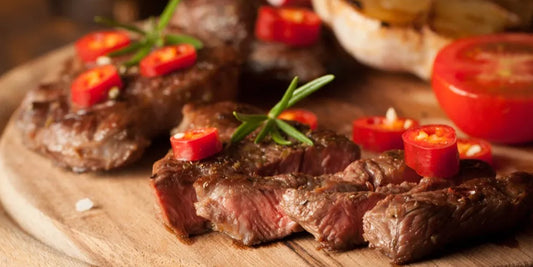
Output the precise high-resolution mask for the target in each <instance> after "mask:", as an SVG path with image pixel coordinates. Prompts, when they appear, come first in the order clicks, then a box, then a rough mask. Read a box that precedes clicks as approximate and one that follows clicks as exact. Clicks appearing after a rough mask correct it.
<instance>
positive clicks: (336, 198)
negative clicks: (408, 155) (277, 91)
mask: <svg viewBox="0 0 533 267" xmlns="http://www.w3.org/2000/svg"><path fill="white" fill-rule="evenodd" d="M359 162H366V164H360V163H359ZM369 162H372V164H369ZM391 162H394V164H391ZM368 166H373V167H372V168H371V170H381V171H373V172H370V171H368ZM393 166H394V167H393ZM355 167H357V168H360V170H358V171H354V170H355ZM346 169H347V170H349V171H348V172H347V171H344V172H341V173H338V174H335V175H333V176H332V177H333V178H334V179H335V180H336V181H339V180H341V179H339V177H341V178H342V175H343V174H345V175H354V174H359V175H361V176H360V177H354V176H351V177H348V178H346V177H344V179H343V181H345V183H355V184H359V185H361V186H360V189H357V190H352V192H350V190H331V189H329V188H330V187H331V185H328V186H327V187H324V186H322V187H315V188H312V187H309V188H306V190H302V188H300V189H298V190H286V193H285V194H284V195H283V200H282V201H281V204H280V205H281V207H282V209H283V212H284V213H285V214H287V216H288V217H290V218H291V219H292V220H294V221H296V222H297V223H298V224H299V225H300V226H302V227H303V228H304V229H305V230H306V231H307V232H309V233H311V234H312V235H313V236H314V237H315V239H316V240H317V241H319V242H320V243H321V247H323V248H326V249H329V250H347V249H351V248H353V247H355V246H359V245H362V244H364V243H365V241H364V239H363V236H362V234H363V215H364V214H365V213H366V212H367V211H368V210H370V209H372V208H373V207H374V205H376V203H377V202H378V201H379V200H381V199H384V198H385V197H387V196H388V195H391V194H402V193H406V192H421V191H428V190H436V189H441V188H446V187H449V186H452V185H454V183H455V181H465V180H468V179H473V178H474V177H494V176H495V174H494V170H493V169H492V167H490V165H488V164H486V163H484V162H482V161H477V160H463V161H461V168H460V172H459V174H458V175H457V176H456V177H454V178H453V179H435V178H423V179H421V180H420V182H419V183H418V184H417V183H414V182H413V181H415V180H416V176H412V177H410V180H411V182H402V183H401V184H398V182H399V181H400V180H401V177H402V175H405V174H402V173H401V172H404V173H407V175H411V174H412V173H411V171H406V170H407V169H409V168H407V167H405V165H404V163H403V154H402V151H388V152H385V153H383V154H381V155H379V156H378V157H377V158H376V159H366V160H358V161H356V162H354V163H352V164H350V166H348V167H347V168H346ZM384 174H385V175H384ZM476 175H477V176H476ZM375 176H377V177H379V180H380V181H387V182H389V183H388V184H386V185H385V184H383V182H381V183H380V184H382V185H381V186H380V187H377V188H375V189H374V184H372V183H369V182H368V181H376V180H377V179H375V178H374V177H375ZM418 179H420V178H418ZM349 181H351V182H349ZM337 187H338V186H337Z"/></svg>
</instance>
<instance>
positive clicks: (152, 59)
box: [139, 44, 197, 77]
mask: <svg viewBox="0 0 533 267" xmlns="http://www.w3.org/2000/svg"><path fill="white" fill-rule="evenodd" d="M196 58H197V54H196V49H195V48H194V46H192V45H190V44H180V45H172V46H165V47H162V48H159V49H157V50H154V51H152V53H150V54H149V55H147V56H146V57H145V58H143V59H142V60H141V62H140V63H139V67H140V72H141V75H142V76H144V77H156V76H161V75H165V74H168V73H170V72H172V71H175V70H180V69H184V68H188V67H190V66H192V65H194V63H195V62H196Z"/></svg>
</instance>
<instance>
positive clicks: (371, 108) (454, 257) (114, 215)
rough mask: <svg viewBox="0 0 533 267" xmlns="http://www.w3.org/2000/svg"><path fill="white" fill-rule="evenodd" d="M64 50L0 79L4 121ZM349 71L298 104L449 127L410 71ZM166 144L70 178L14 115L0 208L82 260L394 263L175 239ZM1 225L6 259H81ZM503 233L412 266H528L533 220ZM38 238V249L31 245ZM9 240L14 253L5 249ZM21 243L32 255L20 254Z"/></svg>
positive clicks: (525, 166)
mask: <svg viewBox="0 0 533 267" xmlns="http://www.w3.org/2000/svg"><path fill="white" fill-rule="evenodd" d="M69 53H71V51H70V50H69V49H65V50H64V51H61V52H60V53H59V54H56V57H49V58H46V59H44V60H43V61H40V62H35V64H30V65H27V66H25V67H23V68H20V69H17V70H16V71H14V72H11V73H10V74H8V75H10V77H15V78H9V79H6V78H3V79H2V80H0V87H1V88H2V90H0V94H2V95H0V97H2V98H1V99H3V100H9V101H3V102H4V103H6V102H8V103H9V105H10V106H9V108H4V107H3V106H2V108H4V109H3V110H2V112H0V122H2V121H5V120H6V119H7V117H8V116H9V114H8V113H10V108H12V107H13V106H14V105H16V103H17V102H18V101H20V98H21V96H22V94H23V93H24V91H25V90H26V89H27V88H31V86H34V85H35V83H36V81H38V80H39V79H38V77H39V76H42V74H43V73H44V72H45V70H47V69H53V66H54V65H57V64H59V62H60V61H59V60H60V59H61V56H64V55H68V54H69ZM59 55H60V56H59ZM37 63H39V64H37ZM353 73H354V74H353V75H349V76H350V77H346V78H340V79H338V80H336V81H335V82H334V83H333V84H332V85H331V86H329V87H328V88H325V89H323V90H322V91H321V92H319V93H318V94H317V95H315V96H313V97H312V98H311V99H309V100H307V101H304V102H303V103H302V106H303V107H305V108H308V109H310V110H312V111H314V112H315V113H317V115H318V117H319V124H321V125H322V126H324V127H328V128H332V129H335V130H337V131H339V132H341V133H343V134H349V133H350V131H351V129H350V128H351V126H350V122H351V120H353V119H354V118H356V117H358V116H361V115H363V114H383V113H384V112H385V110H386V109H387V108H388V107H389V106H394V107H396V108H397V110H398V112H399V113H400V114H401V115H403V116H408V117H414V118H417V119H420V120H421V121H422V123H430V122H431V123H433V122H444V123H449V122H448V121H447V120H446V119H445V116H444V114H443V113H442V111H441V110H440V109H439V107H438V105H437V103H436V101H435V98H434V96H433V93H432V92H431V90H430V88H429V87H428V85H427V84H426V83H424V82H422V81H420V80H418V79H416V78H414V77H411V76H407V75H397V74H389V73H382V72H377V71H373V70H368V69H361V68H357V69H354V70H353ZM262 94H264V92H256V93H250V94H248V95H249V96H248V97H244V98H245V100H247V101H249V102H252V103H255V104H260V105H268V104H270V103H269V102H270V99H273V98H272V97H270V98H268V97H266V98H265V97H263V96H262ZM276 98H277V97H276ZM267 100H268V101H267ZM4 111H5V112H4ZM167 149H168V144H167V142H166V140H163V141H156V142H155V144H154V145H153V146H152V147H151V148H150V149H149V150H148V152H147V154H146V156H144V157H143V159H142V160H141V161H140V162H139V163H137V164H134V165H133V166H130V167H128V168H124V169H121V170H117V171H113V172H108V173H90V174H75V173H72V172H69V171H66V170H64V169H61V168H58V167H56V166H54V165H53V164H52V163H51V162H50V161H48V160H47V159H45V158H43V157H41V156H40V155H38V154H35V153H34V152H32V151H29V150H27V149H26V148H25V147H24V146H23V145H22V144H21V140H20V137H19V135H18V131H17V129H16V127H14V125H13V121H11V122H10V123H9V124H8V125H7V127H6V129H5V132H4V134H3V136H2V140H1V142H0V199H1V201H2V203H3V205H4V208H5V210H6V211H7V212H8V213H9V214H10V216H12V218H13V219H14V220H15V221H16V222H17V223H18V225H19V226H20V227H21V228H22V229H24V230H25V231H27V232H28V233H30V234H31V235H32V236H33V237H35V238H37V239H38V240H41V241H42V242H44V243H46V244H48V245H50V246H51V247H53V248H55V249H57V250H59V251H61V252H63V253H66V254H67V255H70V256H72V257H74V258H76V259H79V260H80V261H81V262H83V263H88V264H95V265H121V266H122V265H128V266H131V265H135V266H145V265H172V266H176V265H179V266H205V265H208V266H230V265H231V266H288V265H292V266H343V265H345V266H390V263H389V260H388V258H386V257H385V256H383V255H381V254H380V253H379V252H377V251H374V250H371V249H368V248H360V249H356V250H353V251H349V252H343V253H333V252H327V251H323V250H317V249H316V247H317V245H318V244H317V243H316V242H315V241H314V240H313V238H312V237H311V236H309V235H306V234H299V235H296V236H294V237H289V238H286V239H284V240H282V241H279V242H273V243H271V244H268V245H265V246H260V247H257V248H246V249H244V248H241V247H239V246H236V245H234V243H233V242H232V241H231V239H229V238H228V237H226V236H224V235H222V234H219V233H210V234H206V235H202V236H198V237H196V238H193V239H192V242H191V244H184V243H181V242H180V241H178V239H177V238H176V237H175V236H173V235H172V234H171V233H170V232H168V231H167V230H166V229H165V227H164V226H163V225H162V223H161V221H160V220H159V219H158V218H157V215H156V209H155V202H154V198H153V196H152V192H151V189H150V187H149V186H148V181H149V176H150V174H151V165H152V163H153V162H154V161H155V160H156V159H158V158H160V157H162V156H163V155H164V154H165V152H166V150H167ZM494 152H495V161H496V167H497V168H498V171H499V172H500V173H506V172H509V171H512V170H525V171H533V164H531V163H532V162H533V146H531V145H529V146H519V147H503V146H496V147H495V151H494ZM85 197H88V198H90V199H91V200H92V201H93V202H94V203H95V204H96V206H95V208H93V209H92V210H90V211H87V212H82V213H80V212H77V211H76V210H75V203H76V201H78V200H79V199H82V198H85ZM6 221H7V223H6ZM6 225H7V226H6ZM0 227H1V228H0V235H1V234H3V233H4V232H5V233H6V234H7V236H8V241H7V243H6V242H5V240H4V239H0V245H1V248H0V252H1V253H4V254H2V255H15V256H14V257H15V259H16V258H18V256H17V253H19V252H20V253H21V254H20V255H23V256H28V255H31V254H39V255H43V256H42V257H40V256H39V257H37V258H35V260H34V261H33V262H32V261H30V263H29V264H31V265H36V264H35V263H39V262H40V261H50V262H52V265H69V266H70V265H76V264H82V263H81V262H80V261H75V260H73V259H70V258H68V257H66V256H62V255H61V254H60V253H56V252H54V251H53V250H52V249H50V248H47V247H45V246H44V245H42V244H39V243H35V242H33V240H32V238H31V237H29V236H26V235H24V234H23V233H21V232H20V231H18V230H17V229H16V228H15V226H14V225H13V224H12V223H11V222H9V221H8V219H7V218H5V216H3V214H2V213H0ZM509 238H511V240H512V241H513V242H511V243H515V242H514V241H516V242H517V244H513V245H512V246H509V245H505V244H507V243H509V242H507V243H506V242H495V241H498V240H492V242H482V243H480V242H474V244H461V246H460V247H461V248H460V249H453V250H452V251H448V252H446V253H443V254H441V255H437V256H436V258H433V259H430V260H427V261H423V262H419V263H416V264H413V266H435V265H439V266H480V265H484V266H501V265H523V266H526V265H532V264H533V227H531V226H530V223H528V225H526V227H524V228H521V229H519V230H517V233H516V234H515V235H514V236H511V237H509ZM10 240H11V241H10ZM504 241H505V240H504ZM30 244H31V245H30ZM34 244H39V245H37V246H36V247H37V248H34V247H35V245H34ZM502 244H503V245H502ZM13 246H14V247H15V248H14V249H13V250H15V251H16V252H13V251H12V252H11V254H9V253H10V252H9V251H10V250H12V247H13ZM17 247H18V248H17ZM25 249H31V250H32V252H31V253H26V252H25V251H24V250H25ZM6 251H7V252H6ZM11 260H13V258H12V259H11ZM14 262H15V261H14ZM8 263H9V262H8ZM54 263H55V264H54ZM0 265H4V264H3V262H1V261H0ZM8 265H9V264H8ZM37 265H38V264H37Z"/></svg>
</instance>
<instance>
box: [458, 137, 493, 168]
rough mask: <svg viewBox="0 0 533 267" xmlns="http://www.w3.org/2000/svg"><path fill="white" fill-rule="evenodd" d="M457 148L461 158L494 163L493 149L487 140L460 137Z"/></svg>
mask: <svg viewBox="0 0 533 267" xmlns="http://www.w3.org/2000/svg"><path fill="white" fill-rule="evenodd" d="M457 149H458V150H459V158H461V159H479V160H483V161H485V162H487V163H489V164H491V165H492V149H491V145H490V143H489V142H487V141H484V140H481V139H474V138H469V139H465V138H459V139H457Z"/></svg>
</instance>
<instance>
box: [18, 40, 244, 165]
mask: <svg viewBox="0 0 533 267" xmlns="http://www.w3.org/2000/svg"><path fill="white" fill-rule="evenodd" d="M235 59H236V55H235V54H234V53H233V49H231V48H229V47H217V48H206V49H202V50H201V51H199V54H198V61H197V63H196V64H195V65H194V66H192V67H190V68H188V69H185V70H182V71H176V72H173V73H171V74H168V75H165V76H161V77H156V78H145V77H142V76H139V75H129V76H127V77H125V80H124V83H125V87H124V89H123V90H122V93H121V96H120V98H119V99H117V100H109V101H107V102H104V103H100V104H96V105H94V106H92V107H90V108H88V109H77V108H76V107H74V106H71V104H70V96H69V93H70V81H71V79H70V78H67V79H61V80H58V81H56V82H55V83H53V84H49V85H42V86H39V87H38V88H36V89H34V90H31V91H30V92H29V93H28V94H27V95H26V97H25V99H24V101H23V103H22V105H21V107H20V108H19V110H18V123H17V124H18V126H19V128H20V129H21V130H22V136H23V140H24V143H25V144H26V145H27V146H28V147H30V148H32V149H34V150H36V151H38V152H40V153H42V154H44V155H45V156H48V157H50V158H52V159H53V160H54V161H55V162H56V163H57V164H58V165H60V166H64V167H67V168H71V169H72V170H74V171H79V172H82V171H96V170H109V169H113V168H117V167H120V166H123V165H126V164H128V163H131V162H133V161H135V160H137V159H138V158H139V157H140V156H141V155H142V153H143V151H144V149H145V148H146V147H147V146H148V144H149V143H150V139H151V138H153V137H154V136H156V135H159V134H163V133H166V132H167V131H168V130H169V129H171V128H172V127H173V126H175V125H176V124H178V123H179V122H180V120H181V117H182V116H181V113H180V112H179V110H180V109H181V107H182V106H183V105H184V104H185V103H186V102H189V101H200V102H207V101H212V100H214V99H217V100H221V99H228V98H233V97H234V95H235V94H236V88H237V84H236V80H237V77H238V74H239V66H238V64H237V62H236V60H235Z"/></svg>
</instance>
